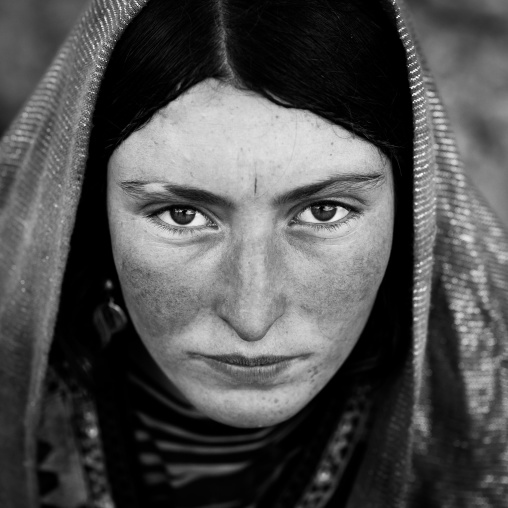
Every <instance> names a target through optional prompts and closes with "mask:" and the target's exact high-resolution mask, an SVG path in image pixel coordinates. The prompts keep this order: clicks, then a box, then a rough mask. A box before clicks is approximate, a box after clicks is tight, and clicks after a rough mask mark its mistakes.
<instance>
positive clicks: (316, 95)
mask: <svg viewBox="0 0 508 508" xmlns="http://www.w3.org/2000/svg"><path fill="white" fill-rule="evenodd" d="M208 78H215V79H217V80H220V81H222V82H224V83H227V84H230V85H232V86H235V87H237V88H240V89H246V90H250V91H253V92H255V93H257V94H259V95H261V96H263V97H265V98H267V99H268V100H270V101H272V102H274V103H276V104H279V105H281V106H283V107H287V108H298V109H305V110H308V111H311V112H313V113H315V114H316V115H319V116H320V117H322V118H324V119H326V120H328V121H330V122H332V123H334V124H337V125H340V126H342V127H345V128H346V129H348V130H349V131H351V132H353V133H354V134H356V135H358V136H360V137H362V138H364V139H366V140H367V141H369V142H371V143H373V144H374V145H376V146H377V147H378V148H379V149H380V150H382V151H383V152H384V153H385V154H386V155H387V156H388V158H389V159H390V161H391V162H392V165H393V168H394V176H395V181H396V196H397V204H398V210H399V211H398V213H397V218H396V221H397V225H396V239H395V243H394V245H395V246H397V244H400V246H402V245H406V246H409V249H406V250H404V248H403V247H400V248H399V247H396V248H394V250H393V253H392V260H391V262H390V265H391V267H393V266H394V265H395V266H398V270H399V273H400V270H401V267H402V266H405V267H406V269H405V270H406V272H407V273H406V276H407V277H406V281H405V283H406V285H407V287H406V288H405V289H404V291H403V292H401V291H400V288H399V287H398V284H395V282H394V281H395V277H393V276H392V274H391V271H392V270H393V268H390V267H389V269H388V274H387V276H386V277H385V281H388V282H384V283H383V289H382V291H380V296H379V298H378V301H379V302H381V303H378V304H376V310H375V312H374V313H373V316H374V315H378V314H379V315H383V316H384V319H386V314H387V311H386V310H381V311H380V310H379V309H380V307H383V303H382V302H383V301H384V300H386V301H387V302H388V303H387V308H388V309H389V313H390V316H392V317H391V318H390V320H389V321H390V322H391V324H390V325H389V326H388V325H386V326H382V327H380V328H379V329H378V325H379V319H381V318H379V316H378V317H376V318H372V319H371V324H370V325H369V326H370V327H371V328H372V327H373V326H374V328H375V330H371V331H368V332H366V333H364V335H371V334H372V333H374V334H377V335H379V333H380V331H381V329H383V328H384V329H389V332H387V334H388V336H389V338H388V339H386V340H387V341H391V342H393V341H394V340H395V339H394V337H396V336H398V335H399V334H397V333H395V332H394V330H393V327H394V326H395V324H399V323H400V320H399V318H398V317H395V316H393V311H394V310H395V309H401V308H402V307H403V308H404V314H403V315H406V314H407V313H408V312H409V313H410V309H409V305H410V303H409V302H410V301H411V293H410V286H409V280H410V276H411V271H410V270H411V268H410V267H411V263H410V259H411V253H410V244H411V240H410V236H411V229H412V228H411V202H412V196H411V168H410V164H411V162H410V161H411V153H412V138H413V124H412V108H411V99H410V90H409V84H408V72H407V67H406V59H405V51H404V48H403V46H402V43H401V41H400V39H399V35H398V32H397V29H396V24H395V19H394V15H393V12H392V9H391V8H388V7H386V8H385V5H384V2H383V1H381V0H149V1H148V3H147V4H146V6H145V7H144V8H143V9H142V10H141V12H140V13H139V14H138V15H137V17H136V18H135V19H134V20H133V21H132V22H131V23H130V24H129V25H128V27H127V28H126V30H125V32H124V33H123V35H122V36H121V38H120V40H119V41H118V43H117V44H116V46H115V48H114V50H113V53H112V55H111V58H110V61H109V64H108V66H107V69H106V72H105V75H104V79H103V82H102V84H101V88H100V93H99V95H98V99H97V104H96V108H95V113H94V117H93V123H94V127H93V133H92V137H91V142H90V157H89V167H88V169H87V174H86V176H85V184H84V190H83V197H82V201H81V204H80V209H79V213H78V219H77V224H76V229H75V234H74V238H73V244H72V249H71V255H70V260H69V265H68V270H67V272H68V273H71V272H72V271H73V270H76V273H81V274H83V273H85V275H82V277H83V279H84V281H94V280H95V281H100V280H102V279H103V278H104V276H106V275H107V274H108V273H109V274H111V273H114V268H113V264H112V257H111V254H110V251H109V249H110V247H109V245H110V242H109V236H108V231H107V220H106V216H105V212H104V210H105V205H104V207H97V206H96V205H97V200H96V199H95V200H94V199H93V196H95V197H96V196H97V192H98V191H97V189H99V188H102V189H104V186H105V184H104V182H105V174H106V162H107V160H108V159H109V157H110V156H111V154H112V153H113V151H114V150H115V148H117V147H118V146H119V145H120V144H121V143H122V141H123V140H125V139H126V138H127V137H128V136H129V135H130V134H132V133H133V132H134V131H136V130H137V129H140V128H141V127H143V126H144V125H145V124H146V123H147V122H148V121H149V120H150V119H151V118H152V117H153V115H154V114H155V113H156V112H157V111H158V110H159V109H161V108H162V107H164V106H165V105H167V104H168V103H169V102H171V101H173V100H175V99H176V98H177V97H178V96H180V95H181V94H183V93H185V91H186V90H189V89H190V88H192V87H193V86H194V85H196V84H197V83H199V82H202V81H204V80H205V79H208ZM91 196H92V197H91ZM102 202H103V203H105V199H102ZM94 203H95V206H94ZM90 224H93V225H94V227H93V229H90ZM98 225H100V226H101V227H103V228H104V231H102V233H101V234H99V233H98V231H97V227H98ZM87 231H88V234H87ZM401 238H403V241H400V239H401ZM90 239H94V241H95V242H97V251H96V253H95V256H94V255H93V254H92V253H90V251H89V249H90V247H89V246H90ZM84 250H86V251H87V255H86V257H83V251H84ZM106 253H107V254H106ZM83 270H84V271H83ZM86 273H88V275H86ZM72 277H74V278H75V275H74V276H72ZM72 277H71V275H69V277H67V276H66V286H64V294H65V292H66V291H67V292H68V293H72V292H74V297H71V298H70V299H68V300H67V302H68V303H67V305H66V308H67V310H66V309H65V308H64V307H63V306H62V307H61V315H62V316H63V318H64V319H68V317H66V315H67V314H69V313H70V312H72V309H75V308H76V307H77V306H78V307H79V308H80V311H79V312H80V313H81V314H83V312H89V313H90V314H91V312H92V310H91V309H92V307H93V305H96V304H97V298H98V296H97V291H99V290H100V289H99V288H100V286H98V289H97V290H96V291H95V292H94V291H91V292H90V291H88V293H87V294H93V295H94V296H89V297H88V299H89V300H90V302H89V303H88V304H86V305H83V304H80V305H76V302H75V300H76V296H75V294H76V291H77V287H80V284H81V282H69V280H72ZM97 284H99V283H97ZM395 287H397V290H395V289H394V288H395ZM401 295H402V301H399V299H401ZM72 300H74V303H73V301H72ZM94 302H95V303H94ZM90 314H88V315H89V316H90ZM83 319H84V318H83ZM76 320H77V322H79V321H80V319H78V318H77V317H76V318H75V319H74V321H76ZM81 320H82V319H81ZM88 320H89V323H91V318H90V317H88ZM372 322H374V323H375V324H374V325H372ZM86 326H88V325H86ZM86 326H85V327H83V326H81V328H80V329H81V330H84V329H87V328H86ZM86 333H87V334H88V335H93V331H92V330H91V329H90V330H88V332H86ZM64 340H66V341H69V340H70V338H69V337H66V338H65V339H64ZM362 340H363V343H366V342H368V341H367V339H362ZM383 340H384V339H383ZM371 342H372V341H371ZM375 342H376V343H378V344H379V343H382V342H383V341H382V340H381V339H380V338H379V337H377V339H376V340H375ZM393 347H394V348H395V346H393ZM362 348H363V349H362ZM365 348H367V349H369V348H371V346H370V345H369V346H368V347H363V346H359V347H358V348H357V349H358V351H359V352H357V351H356V350H355V354H354V355H353V360H352V361H351V362H352V363H354V362H355V361H356V360H355V358H356V356H359V357H362V358H364V357H365V356H366V355H367V356H368V354H367V353H366V352H365V350H366V349H365ZM383 348H384V349H385V350H386V351H388V355H389V356H391V357H392V359H393V348H392V347H388V346H387V345H386V343H385V345H384V346H383ZM383 348H382V349H383ZM397 348H398V350H401V347H400V345H396V349H397ZM378 349H379V348H378ZM376 351H377V349H376ZM355 355H356V356H355Z"/></svg>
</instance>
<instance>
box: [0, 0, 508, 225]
mask: <svg viewBox="0 0 508 508" xmlns="http://www.w3.org/2000/svg"><path fill="white" fill-rule="evenodd" d="M407 2H408V4H409V6H410V8H411V11H412V13H413V16H412V17H413V24H414V26H415V28H416V31H417V33H418V34H419V35H420V43H421V46H422V48H423V50H424V53H425V55H426V57H427V61H428V62H429V65H430V67H431V69H432V71H433V72H434V74H435V76H436V80H437V82H438V86H439V88H440V91H441V95H442V97H443V100H444V102H445V105H446V106H447V109H448V112H449V115H450V117H451V120H452V124H453V126H454V129H455V132H456V135H457V139H458V143H459V149H460V152H461V154H462V158H463V159H464V161H465V164H466V168H467V171H468V173H469V174H470V176H471V178H472V179H473V181H474V182H475V184H476V185H477V187H479V188H480V190H481V192H482V193H483V194H484V196H485V197H486V199H487V200H488V201H489V202H490V204H491V205H492V206H493V207H494V209H495V210H496V211H497V213H498V215H499V216H500V217H501V219H502V220H503V221H504V222H505V224H507V225H508V1H507V0H481V1H478V0H407ZM87 3H88V0H0V133H1V132H3V131H4V129H5V128H6V126H7V125H8V124H9V122H10V121H11V120H12V118H13V117H14V116H15V115H16V112H17V111H18V110H19V108H20V107H21V105H22V104H23V102H24V101H25V100H26V98H27V97H28V95H29V94H30V92H31V91H32V90H33V88H34V86H35V84H36V83H37V81H38V80H39V79H40V77H41V76H42V74H43V72H44V70H45V68H46V67H47V65H48V64H49V62H50V61H51V59H52V57H53V55H54V53H55V52H56V50H57V49H58V46H59V45H60V44H61V43H62V41H63V39H64V38H65V36H66V34H67V33H68V31H69V29H70V27H71V26H72V24H73V23H74V21H75V20H76V19H77V17H78V16H79V14H80V12H81V11H82V10H83V9H84V8H85V6H86V4H87Z"/></svg>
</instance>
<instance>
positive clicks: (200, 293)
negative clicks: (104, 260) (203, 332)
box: [117, 252, 211, 337]
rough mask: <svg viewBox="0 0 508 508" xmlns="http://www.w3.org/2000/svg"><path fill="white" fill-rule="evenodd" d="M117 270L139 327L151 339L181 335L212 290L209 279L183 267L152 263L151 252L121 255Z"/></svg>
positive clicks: (134, 319) (126, 300)
mask: <svg viewBox="0 0 508 508" xmlns="http://www.w3.org/2000/svg"><path fill="white" fill-rule="evenodd" d="M117 270H118V275H119V278H120V283H121V286H122V292H123V295H124V299H125V302H126V304H127V308H128V310H129V313H130V315H131V318H132V319H133V321H134V324H135V325H136V328H137V329H138V331H139V332H141V333H142V335H145V334H147V335H149V336H151V337H161V336H167V334H168V331H169V330H171V331H172V333H175V332H178V330H179V329H181V328H183V327H184V326H185V324H186V323H189V322H190V321H193V320H195V318H196V315H197V314H198V313H199V312H200V309H201V307H203V305H205V304H206V303H205V302H206V300H207V287H211V286H210V285H209V284H207V280H206V276H200V274H196V273H188V272H185V271H182V269H181V266H180V265H168V263H164V264H160V263H157V262H154V261H152V262H151V261H150V256H149V253H146V255H145V256H143V254H142V253H133V252H128V253H122V254H120V255H119V256H118V261H117ZM143 332H145V333H143Z"/></svg>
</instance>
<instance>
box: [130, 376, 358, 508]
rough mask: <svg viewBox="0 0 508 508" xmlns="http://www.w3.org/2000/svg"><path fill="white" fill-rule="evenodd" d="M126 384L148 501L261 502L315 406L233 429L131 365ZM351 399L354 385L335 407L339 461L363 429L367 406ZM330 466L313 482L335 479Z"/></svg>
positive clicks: (310, 422) (241, 507) (297, 445)
mask: <svg viewBox="0 0 508 508" xmlns="http://www.w3.org/2000/svg"><path fill="white" fill-rule="evenodd" d="M129 384H130V386H129V390H128V391H129V399H130V402H131V404H132V406H133V407H134V408H135V411H136V419H135V422H136V424H135V430H134V432H135V439H136V442H137V445H138V450H139V451H138V457H139V460H140V462H141V470H142V475H143V478H144V484H145V499H146V498H147V497H148V498H149V499H150V505H151V506H168V504H171V505H172V506H175V507H189V508H200V507H203V508H205V507H206V508H212V507H213V508H219V507H220V508H230V507H231V508H236V507H238V508H251V507H254V506H256V505H257V504H258V500H260V499H262V498H263V499H264V502H263V505H266V503H267V502H268V501H267V500H266V498H267V492H268V496H269V497H271V498H274V497H276V495H275V496H274V494H273V490H274V489H275V490H276V491H277V492H278V491H280V490H281V489H282V485H280V477H281V473H282V472H283V471H285V470H288V469H289V468H291V469H294V468H295V466H296V461H299V460H302V451H303V448H304V446H305V444H306V443H307V442H308V441H309V436H311V435H312V431H313V430H314V429H315V428H316V426H317V424H318V419H319V418H320V413H321V412H320V411H319V408H318V407H316V406H318V403H319V402H321V401H320V400H319V399H318V400H317V401H314V403H312V404H309V405H308V406H307V407H306V408H305V409H304V410H303V411H301V412H300V413H298V414H297V415H295V416H294V417H293V418H291V419H290V420H289V421H287V422H284V423H282V424H279V425H277V426H275V427H268V428H261V429H235V428H234V427H230V426H228V425H223V424H220V423H217V422H214V421H212V420H210V419H208V418H206V417H204V416H203V415H201V414H200V413H198V412H197V411H196V410H194V409H193V408H192V407H190V406H188V405H187V404H185V403H183V402H182V401H180V400H179V399H177V398H176V397H174V396H172V395H171V394H170V393H168V391H167V390H164V389H162V388H161V387H160V386H158V385H157V384H156V383H155V382H154V381H153V380H152V379H151V378H149V377H148V376H146V374H144V373H143V372H141V371H140V370H139V369H135V368H133V369H131V370H130V374H129ZM358 402H359V400H358V397H357V394H356V393H355V396H354V397H350V399H349V403H348V404H347V405H346V406H345V407H341V408H340V411H341V413H342V415H341V421H342V422H343V425H341V426H340V427H339V428H340V429H342V433H341V437H340V439H339V440H338V441H337V445H336V450H335V453H334V455H335V457H336V458H337V460H336V462H337V461H339V462H338V464H337V468H340V469H344V468H345V467H346V465H347V460H348V458H349V457H350V456H351V454H352V452H353V450H354V445H355V441H357V440H358V439H359V438H360V436H361V435H363V434H362V430H363V429H362V426H361V422H363V421H364V420H365V419H366V417H367V412H366V406H365V405H363V406H362V405H360V404H358ZM355 403H356V404H355ZM337 472H338V471H334V473H335V474H332V472H331V471H326V470H324V469H323V470H320V471H319V473H318V474H319V483H320V484H324V483H325V482H326V481H327V480H328V481H329V480H331V478H332V477H333V478H335V479H336V480H337V482H338V480H339V479H340V475H339V474H337ZM270 491H272V494H271V495H270ZM307 497H308V496H307ZM170 501H171V502H170ZM302 501H303V500H302ZM269 504H273V503H269ZM303 504H307V502H306V501H303Z"/></svg>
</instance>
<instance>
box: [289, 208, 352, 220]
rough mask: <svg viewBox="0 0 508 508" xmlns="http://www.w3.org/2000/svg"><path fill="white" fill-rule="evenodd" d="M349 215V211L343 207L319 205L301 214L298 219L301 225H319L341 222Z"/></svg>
mask: <svg viewBox="0 0 508 508" xmlns="http://www.w3.org/2000/svg"><path fill="white" fill-rule="evenodd" d="M348 214H349V210H348V209H346V208H344V207H343V206H340V205H336V204H333V203H317V204H315V205H311V206H309V207H308V208H306V209H305V210H303V211H302V212H300V214H298V216H297V219H298V221H299V222H301V223H312V224H319V223H322V222H325V223H326V222H336V221H339V220H341V219H343V218H344V217H346V216H347V215H348Z"/></svg>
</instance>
